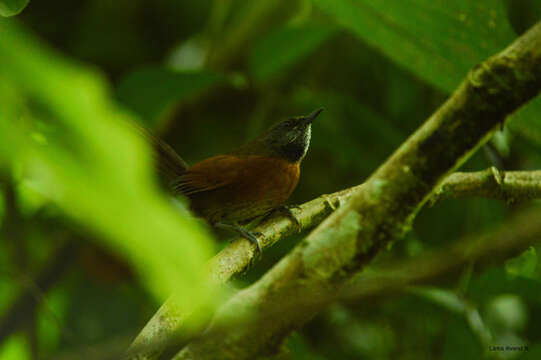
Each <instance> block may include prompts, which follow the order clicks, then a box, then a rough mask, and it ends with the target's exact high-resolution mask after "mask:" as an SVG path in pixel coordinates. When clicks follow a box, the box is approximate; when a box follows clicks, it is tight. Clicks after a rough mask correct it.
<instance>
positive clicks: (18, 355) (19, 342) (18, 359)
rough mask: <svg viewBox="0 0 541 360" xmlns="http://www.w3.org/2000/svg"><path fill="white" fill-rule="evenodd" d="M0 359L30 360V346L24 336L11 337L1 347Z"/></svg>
mask: <svg viewBox="0 0 541 360" xmlns="http://www.w3.org/2000/svg"><path fill="white" fill-rule="evenodd" d="M0 359H2V360H30V359H31V354H30V346H29V344H28V343H27V342H26V341H25V339H24V337H23V335H17V336H11V337H10V338H9V339H8V341H7V342H6V343H5V344H4V345H3V346H2V347H0Z"/></svg>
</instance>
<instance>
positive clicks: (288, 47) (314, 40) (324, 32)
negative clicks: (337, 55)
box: [250, 24, 337, 81]
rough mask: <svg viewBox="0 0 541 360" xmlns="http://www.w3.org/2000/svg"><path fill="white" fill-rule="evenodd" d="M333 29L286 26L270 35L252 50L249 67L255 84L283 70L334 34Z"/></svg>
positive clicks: (316, 26) (331, 27)
mask: <svg viewBox="0 0 541 360" xmlns="http://www.w3.org/2000/svg"><path fill="white" fill-rule="evenodd" d="M336 30H337V29H336V27H334V26H329V25H322V24H303V25H300V26H286V27H282V28H279V29H276V30H274V31H272V32H271V33H270V34H268V35H267V36H266V37H264V38H263V39H262V40H261V42H260V43H259V44H258V45H257V46H256V47H255V49H254V51H253V54H252V57H251V61H250V65H251V66H250V67H251V71H252V73H253V75H254V76H255V78H256V79H257V80H258V81H265V80H268V79H269V78H271V77H273V76H276V75H278V74H280V73H281V72H284V71H285V70H287V69H288V68H289V67H290V66H291V65H293V64H295V63H297V62H299V61H301V60H302V59H304V58H305V57H307V56H308V55H309V54H310V53H312V52H313V51H314V50H315V49H316V48H317V47H318V46H319V45H321V44H322V43H323V42H325V41H326V40H328V39H329V38H330V37H331V36H332V35H333V34H335V33H336Z"/></svg>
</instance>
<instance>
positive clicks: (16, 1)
mask: <svg viewBox="0 0 541 360" xmlns="http://www.w3.org/2000/svg"><path fill="white" fill-rule="evenodd" d="M29 1H30V0H0V16H13V15H17V14H19V13H20V12H21V11H23V10H24V8H25V7H26V5H28V2H29Z"/></svg>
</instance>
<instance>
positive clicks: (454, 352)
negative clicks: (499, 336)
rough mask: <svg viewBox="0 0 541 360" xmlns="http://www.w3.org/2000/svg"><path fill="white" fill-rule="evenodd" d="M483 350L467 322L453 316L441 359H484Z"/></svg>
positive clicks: (447, 330) (448, 327)
mask: <svg viewBox="0 0 541 360" xmlns="http://www.w3.org/2000/svg"><path fill="white" fill-rule="evenodd" d="M483 350H485V349H483V348H482V346H481V345H480V344H479V342H478V341H477V339H476V338H475V336H473V334H472V331H471V329H470V327H469V326H468V324H467V322H466V321H465V320H464V319H462V318H460V317H458V316H453V317H451V318H450V319H449V321H448V323H447V328H446V329H445V335H444V341H443V349H442V352H443V354H442V356H441V359H444V360H447V359H449V360H455V359H461V360H468V359H472V360H478V359H482V358H483V356H482V355H483Z"/></svg>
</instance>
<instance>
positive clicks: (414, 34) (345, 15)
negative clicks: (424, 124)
mask: <svg viewBox="0 0 541 360" xmlns="http://www.w3.org/2000/svg"><path fill="white" fill-rule="evenodd" d="M312 1H313V2H314V3H315V4H316V5H317V6H318V7H319V8H321V9H322V10H323V11H325V12H326V13H328V14H329V15H330V16H332V17H333V18H334V19H335V20H336V21H337V22H338V23H339V24H341V25H342V26H344V27H345V28H347V29H349V30H351V31H352V32H353V33H354V34H355V35H356V36H357V37H358V38H360V39H361V40H362V41H364V42H366V43H368V44H370V45H371V46H373V47H375V48H376V49H378V50H380V51H381V52H382V53H383V54H385V55H386V56H387V57H389V58H390V59H392V60H394V61H395V62H396V63H398V64H400V65H401V66H402V67H404V68H406V69H408V70H409V71H411V72H412V73H413V74H415V75H416V76H418V77H419V78H421V79H423V80H424V81H426V82H427V83H429V84H431V85H433V86H435V87H437V88H439V89H440V90H442V91H444V92H451V91H453V90H454V89H455V88H456V87H457V85H458V84H459V83H460V81H461V80H462V79H464V77H465V76H466V74H467V72H468V70H469V69H471V68H472V67H473V66H475V65H476V64H478V63H480V62H481V61H483V60H485V59H486V58H488V57H489V56H491V55H493V54H495V53H496V52H498V51H500V50H502V49H503V48H504V47H505V46H507V45H508V44H509V43H510V42H511V41H512V40H513V39H514V38H515V37H516V34H515V33H514V31H513V29H512V28H511V26H510V24H509V21H508V17H507V14H506V9H505V6H504V4H503V2H502V0H483V1H471V0H454V1H447V0H394V1H392V0H391V1H389V0H312ZM517 117H518V118H519V120H518V121H515V124H513V125H512V126H513V129H514V130H516V131H519V132H521V133H522V134H524V135H526V134H532V133H534V134H538V133H541V120H540V118H541V101H536V102H535V103H534V104H532V105H530V106H527V107H525V108H524V109H523V110H521V111H520V112H519V114H518V116H517ZM529 139H530V140H533V141H535V142H536V143H537V144H541V139H540V138H539V136H536V135H532V136H529Z"/></svg>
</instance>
